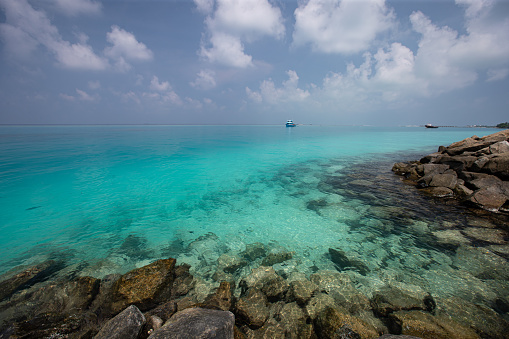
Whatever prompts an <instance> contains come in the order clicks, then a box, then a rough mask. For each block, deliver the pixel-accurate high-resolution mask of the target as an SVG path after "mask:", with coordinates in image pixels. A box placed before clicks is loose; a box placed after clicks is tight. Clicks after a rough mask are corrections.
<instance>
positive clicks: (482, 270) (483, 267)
mask: <svg viewBox="0 0 509 339" xmlns="http://www.w3.org/2000/svg"><path fill="white" fill-rule="evenodd" d="M453 264H454V266H456V267H458V268H460V269H462V270H464V271H466V272H469V273H470V274H472V275H473V276H474V277H478V278H480V279H495V280H507V279H509V271H508V270H507V261H506V259H504V258H503V257H501V256H499V255H496V254H495V253H493V252H490V251H488V250H486V249H485V248H482V247H471V246H461V247H459V248H458V249H457V250H456V255H455V257H454V259H453Z"/></svg>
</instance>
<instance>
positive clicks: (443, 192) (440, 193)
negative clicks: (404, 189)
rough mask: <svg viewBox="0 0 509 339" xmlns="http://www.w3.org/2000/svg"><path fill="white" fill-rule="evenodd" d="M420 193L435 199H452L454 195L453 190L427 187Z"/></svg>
mask: <svg viewBox="0 0 509 339" xmlns="http://www.w3.org/2000/svg"><path fill="white" fill-rule="evenodd" d="M422 191H423V192H425V193H427V194H429V195H431V196H434V197H437V198H445V197H452V196H453V195H454V192H453V190H451V189H450V188H447V187H428V188H424V189H422Z"/></svg>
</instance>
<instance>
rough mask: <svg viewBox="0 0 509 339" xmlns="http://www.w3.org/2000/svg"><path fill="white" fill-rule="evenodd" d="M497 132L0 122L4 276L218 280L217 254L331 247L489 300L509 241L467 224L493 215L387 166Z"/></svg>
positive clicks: (302, 267) (424, 282)
mask: <svg viewBox="0 0 509 339" xmlns="http://www.w3.org/2000/svg"><path fill="white" fill-rule="evenodd" d="M496 131H497V130H495V129H485V128H479V129H476V128H439V129H425V128H422V127H394V128H388V127H384V128H382V127H355V126H298V127H295V128H286V127H284V126H2V127H0V273H5V272H7V271H9V270H11V269H13V268H16V267H19V266H22V265H23V266H24V265H32V264H36V263H39V262H42V261H45V260H48V259H57V260H61V261H62V262H63V263H64V265H65V266H66V267H68V268H67V269H68V272H71V271H72V272H73V274H74V275H91V276H95V277H98V278H102V277H104V276H105V275H107V274H110V273H124V272H126V271H128V270H130V269H133V268H135V267H140V266H142V265H145V264H148V263H150V262H152V261H154V260H156V259H159V258H167V257H174V258H177V263H183V262H186V263H189V264H191V265H192V266H193V270H194V274H197V275H202V276H203V277H204V278H205V279H211V277H212V276H213V273H214V265H215V264H216V263H217V259H218V257H219V256H220V255H221V254H224V253H229V254H238V253H241V252H242V251H244V250H245V248H246V245H248V244H253V243H257V242H258V243H261V244H263V245H265V246H266V247H267V248H268V249H269V250H270V251H274V252H278V251H279V252H281V251H286V252H290V253H292V255H293V258H292V259H291V260H289V261H288V262H285V263H279V264H278V265H276V266H275V267H276V269H278V270H280V271H281V272H286V273H291V272H292V271H299V272H302V273H304V274H306V275H309V274H311V273H313V272H315V271H316V270H318V269H332V270H334V269H338V267H337V264H335V263H334V262H332V261H331V258H330V253H329V249H330V248H334V249H340V250H341V251H343V252H344V253H348V255H349V256H353V257H355V258H357V259H358V260H359V261H360V262H362V263H363V264H362V265H364V266H362V265H361V266H362V267H364V268H365V269H362V270H360V271H361V272H360V273H359V265H357V267H353V268H352V269H351V270H349V269H348V267H347V268H345V267H343V268H342V269H343V270H346V271H349V272H351V273H352V279H353V280H354V281H355V283H356V284H357V287H358V288H360V289H362V290H363V291H364V292H365V293H367V294H369V292H370V291H373V290H374V289H376V288H378V287H380V286H382V285H383V284H386V283H387V282H390V281H394V282H398V283H404V284H408V285H412V286H418V287H419V288H422V289H423V290H426V291H429V292H430V293H432V294H433V295H439V296H451V295H456V296H458V295H459V296H460V297H463V298H466V299H469V300H470V301H479V302H490V303H493V302H494V301H496V300H498V299H497V298H500V295H502V294H503V293H507V291H508V290H509V286H508V283H507V277H506V274H505V273H504V271H505V272H506V273H507V272H508V266H507V260H506V259H505V258H504V253H506V254H507V250H506V249H503V248H502V247H503V246H505V245H506V244H505V243H504V242H503V240H500V239H495V240H490V239H488V240H486V239H485V238H482V237H480V238H479V237H476V233H475V232H474V233H472V232H470V233H468V232H467V231H465V229H466V227H470V226H472V227H477V228H479V229H493V228H494V227H495V225H493V224H490V222H489V221H485V220H484V219H482V218H479V217H478V216H475V215H471V214H470V212H469V211H468V210H467V209H465V208H462V207H461V206H456V205H454V204H452V205H450V206H448V205H447V204H442V203H439V202H437V201H436V200H434V199H432V198H428V197H425V196H423V195H422V194H420V193H419V192H418V191H417V190H416V189H415V188H413V187H410V186H408V185H406V184H404V183H402V182H401V180H400V178H399V177H397V176H395V175H393V174H392V173H391V167H392V164H393V163H394V162H399V161H409V160H418V159H419V158H420V157H422V156H424V155H427V154H429V153H432V152H435V151H436V150H437V148H438V146H440V145H449V144H450V143H452V142H455V141H459V140H462V139H464V138H466V137H470V136H472V135H477V136H484V135H488V134H491V133H494V132H496ZM486 223H487V225H486ZM440 232H442V233H440ZM443 232H445V233H443ZM483 239H484V240H483ZM205 240H207V241H208V240H210V241H211V242H209V243H208V244H209V245H207V246H202V247H199V246H191V247H192V249H191V248H190V245H191V244H193V243H194V244H195V245H196V244H197V241H205ZM205 243H206V242H205ZM211 244H212V245H211ZM497 246H498V247H497ZM497 248H498V250H497ZM479 251H481V252H479ZM497 251H498V252H497ZM504 251H505V252H504ZM480 253H488V257H480V255H481V254H480ZM465 258H467V259H465ZM483 258H484V259H483ZM486 258H488V259H486ZM483 260H488V261H489V263H491V264H493V263H494V264H493V265H496V267H495V268H493V269H497V270H498V271H497V272H499V273H500V272H502V275H500V276H498V275H497V276H493V275H492V276H489V277H485V276H482V274H476V272H474V271H472V270H473V269H474V268H475V269H477V270H482V267H490V266H489V265H488V264H485V263H484V261H483ZM215 261H216V262H215ZM355 262H357V261H355ZM486 265H488V266H486ZM354 266H355V265H354ZM472 267H473V268H472ZM488 280H489V281H488ZM493 281H496V282H497V283H496V284H494V283H493ZM505 295H506V296H507V294H505ZM487 300H488V301H487Z"/></svg>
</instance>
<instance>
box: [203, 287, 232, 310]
mask: <svg viewBox="0 0 509 339" xmlns="http://www.w3.org/2000/svg"><path fill="white" fill-rule="evenodd" d="M232 304H233V295H232V287H231V285H230V283H229V282H226V281H223V282H222V283H221V284H220V285H219V287H218V288H217V290H216V292H215V293H214V294H212V295H210V296H209V297H208V298H207V299H206V300H205V305H206V307H207V308H214V309H220V310H223V311H228V310H229V309H230V308H231V307H232Z"/></svg>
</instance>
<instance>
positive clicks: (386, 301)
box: [371, 286, 436, 317]
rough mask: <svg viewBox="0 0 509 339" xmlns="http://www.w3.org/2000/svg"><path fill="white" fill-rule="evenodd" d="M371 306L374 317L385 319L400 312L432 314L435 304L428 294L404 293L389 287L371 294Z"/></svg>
mask: <svg viewBox="0 0 509 339" xmlns="http://www.w3.org/2000/svg"><path fill="white" fill-rule="evenodd" d="M371 306H372V307H373V312H374V313H375V315H377V316H379V317H387V316H388V315H389V314H391V313H393V312H397V311H401V310H424V311H427V312H432V311H433V310H434V309H435V307H436V304H435V301H434V300H433V298H432V297H431V295H429V294H425V293H419V292H417V293H416V292H411V291H405V290H402V289H399V288H395V287H392V286H389V287H385V288H383V289H382V290H381V291H379V292H375V293H374V294H373V298H372V299H371Z"/></svg>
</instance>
